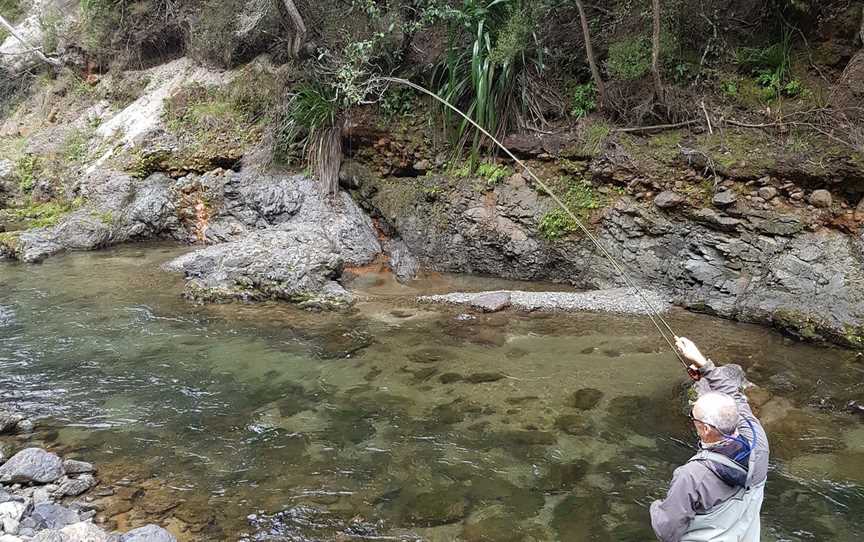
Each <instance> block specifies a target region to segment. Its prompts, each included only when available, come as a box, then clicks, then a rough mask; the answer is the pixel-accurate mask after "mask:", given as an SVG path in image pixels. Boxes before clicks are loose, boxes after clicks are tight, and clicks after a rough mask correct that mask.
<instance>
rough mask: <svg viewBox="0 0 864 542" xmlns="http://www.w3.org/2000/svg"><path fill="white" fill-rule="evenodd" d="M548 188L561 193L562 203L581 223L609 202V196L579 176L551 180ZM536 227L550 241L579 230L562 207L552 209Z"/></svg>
mask: <svg viewBox="0 0 864 542" xmlns="http://www.w3.org/2000/svg"><path fill="white" fill-rule="evenodd" d="M550 189H552V190H553V191H555V192H556V193H563V197H562V198H561V199H562V201H563V202H564V204H565V205H566V206H567V208H568V209H570V211H572V212H573V214H574V215H576V217H577V218H578V219H579V221H581V222H582V223H583V224H584V222H585V221H586V220H587V219H588V218H589V216H590V215H591V213H592V212H593V211H595V210H597V209H600V208H602V207H604V206H605V205H607V204H608V203H609V198H608V197H606V196H603V195H602V194H599V193H598V192H597V191H595V190H594V187H593V185H592V184H591V183H590V182H588V181H585V180H583V179H580V178H574V177H566V176H564V177H559V178H558V179H555V180H554V181H552V183H551V186H550ZM537 229H538V230H539V232H540V235H542V236H543V237H545V238H546V239H548V240H550V241H552V240H555V239H560V238H562V237H565V236H567V235H570V234H573V233H576V232H577V231H579V226H578V224H577V223H576V221H575V220H573V218H572V217H571V216H570V215H569V214H568V213H566V212H565V211H564V210H563V209H553V210H551V211H549V212H547V213H546V214H544V215H543V217H542V218H541V219H540V222H539V224H538V225H537Z"/></svg>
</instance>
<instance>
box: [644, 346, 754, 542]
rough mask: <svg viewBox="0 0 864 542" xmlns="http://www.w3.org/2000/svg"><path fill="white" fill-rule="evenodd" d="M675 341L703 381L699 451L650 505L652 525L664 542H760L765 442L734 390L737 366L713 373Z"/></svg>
mask: <svg viewBox="0 0 864 542" xmlns="http://www.w3.org/2000/svg"><path fill="white" fill-rule="evenodd" d="M676 342H677V346H678V349H679V350H680V351H681V354H682V355H683V356H684V358H686V359H687V360H688V361H689V362H691V363H692V365H691V369H693V370H694V371H693V372H694V374H696V373H697V372H698V375H699V377H701V381H700V382H699V386H697V389H699V391H700V395H699V399H698V400H697V401H696V404H695V405H693V410H692V412H691V414H690V418H691V420H692V421H693V425H694V426H695V427H696V432H697V433H699V440H700V442H699V451H698V452H697V453H696V455H694V456H693V457H692V458H691V459H690V460H689V461H688V462H687V463H686V464H684V465H682V466H680V467H678V468H677V469H675V473H674V474H673V475H672V484H671V485H670V486H669V492H668V493H667V495H666V498H665V499H664V500H662V501H655V502H653V503H652V504H651V526H652V527H654V532H655V533H656V534H657V538H658V539H660V540H662V541H663V542H709V541H714V542H759V530H760V525H759V510H760V509H761V507H762V496H763V492H764V489H765V479H766V477H767V475H768V438H767V437H766V436H765V430H764V429H763V428H762V425H761V424H760V423H759V420H757V419H756V417H755V416H754V415H753V411H751V410H750V405H749V404H748V403H747V398H746V397H745V396H744V394H743V393H741V390H740V389H739V386H740V385H741V378H740V370H739V371H735V370H734V369H740V367H737V366H732V365H729V366H726V367H715V366H714V363H713V362H712V361H711V360H710V359H707V358H706V357H705V356H703V355H702V353H701V352H700V351H699V349H698V348H697V347H696V345H695V344H693V342H692V341H691V340H689V339H687V338H683V337H681V338H678V339H677V341H676ZM733 368H734V369H733Z"/></svg>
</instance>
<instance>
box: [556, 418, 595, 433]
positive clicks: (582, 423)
mask: <svg viewBox="0 0 864 542" xmlns="http://www.w3.org/2000/svg"><path fill="white" fill-rule="evenodd" d="M555 427H557V428H558V429H560V430H561V431H564V432H565V433H567V434H568V435H589V434H591V433H592V432H593V431H594V425H593V424H592V423H591V420H590V419H588V418H586V417H585V416H582V415H580V414H564V415H562V416H559V417H558V418H557V419H556V420H555Z"/></svg>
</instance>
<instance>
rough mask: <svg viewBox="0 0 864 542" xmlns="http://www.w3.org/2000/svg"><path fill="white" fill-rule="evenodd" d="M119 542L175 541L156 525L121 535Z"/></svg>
mask: <svg viewBox="0 0 864 542" xmlns="http://www.w3.org/2000/svg"><path fill="white" fill-rule="evenodd" d="M120 542H177V539H176V538H174V535H172V534H171V533H169V532H168V531H166V530H165V529H163V528H162V527H159V526H158V525H146V526H144V527H139V528H137V529H132V530H131V531H129V532H128V533H126V534H124V535H122V536H121V537H120Z"/></svg>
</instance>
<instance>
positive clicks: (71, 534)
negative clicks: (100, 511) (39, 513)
mask: <svg viewBox="0 0 864 542" xmlns="http://www.w3.org/2000/svg"><path fill="white" fill-rule="evenodd" d="M60 532H61V533H63V536H64V540H65V541H68V542H110V540H111V537H110V536H109V535H108V533H106V532H105V531H103V530H102V529H100V528H99V527H97V526H95V525H93V524H92V523H90V522H89V521H80V522H78V523H73V524H72V525H67V526H66V527H63V528H62V529H60Z"/></svg>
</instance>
